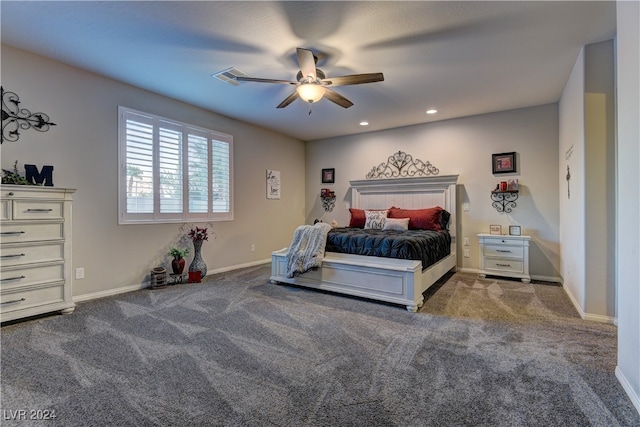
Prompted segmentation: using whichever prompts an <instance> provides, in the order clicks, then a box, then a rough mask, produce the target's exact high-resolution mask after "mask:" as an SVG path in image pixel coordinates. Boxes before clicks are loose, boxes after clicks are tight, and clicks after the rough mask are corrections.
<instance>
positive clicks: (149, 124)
mask: <svg viewBox="0 0 640 427" xmlns="http://www.w3.org/2000/svg"><path fill="white" fill-rule="evenodd" d="M118 131H119V149H120V151H119V153H120V154H119V155H120V161H119V163H118V164H119V171H118V172H119V175H118V176H119V186H118V193H119V194H118V196H119V197H118V200H119V217H118V223H119V224H140V223H162V222H187V221H216V220H218V221H224V220H232V219H233V179H232V176H233V167H232V164H233V137H232V136H231V135H227V134H224V133H220V132H215V131H212V130H208V129H203V128H199V127H196V126H192V125H188V124H186V123H180V122H176V121H173V120H168V119H165V118H162V117H158V116H154V115H152V114H146V113H142V112H139V111H135V110H131V109H129V108H125V107H119V108H118Z"/></svg>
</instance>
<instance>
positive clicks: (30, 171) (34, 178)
mask: <svg viewBox="0 0 640 427" xmlns="http://www.w3.org/2000/svg"><path fill="white" fill-rule="evenodd" d="M24 171H25V178H26V180H27V181H28V182H30V183H31V184H43V183H44V185H45V186H47V187H53V166H43V167H42V172H38V168H37V167H36V165H24Z"/></svg>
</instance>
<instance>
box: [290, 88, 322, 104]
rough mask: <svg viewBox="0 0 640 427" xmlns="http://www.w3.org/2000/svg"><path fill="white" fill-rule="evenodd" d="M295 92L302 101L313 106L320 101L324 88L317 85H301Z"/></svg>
mask: <svg viewBox="0 0 640 427" xmlns="http://www.w3.org/2000/svg"><path fill="white" fill-rule="evenodd" d="M296 92H298V96H299V97H300V98H301V99H302V100H303V101H305V102H308V103H309V104H313V103H314V102H318V101H320V100H321V99H322V97H323V96H324V93H325V88H324V86H322V85H321V84H319V83H302V84H299V85H298V87H296Z"/></svg>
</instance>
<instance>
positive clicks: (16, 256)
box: [0, 242, 64, 267]
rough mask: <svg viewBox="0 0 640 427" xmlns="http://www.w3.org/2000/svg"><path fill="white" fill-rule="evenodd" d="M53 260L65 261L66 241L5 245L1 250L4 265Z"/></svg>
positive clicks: (0, 256)
mask: <svg viewBox="0 0 640 427" xmlns="http://www.w3.org/2000/svg"><path fill="white" fill-rule="evenodd" d="M51 261H64V242H52V243H44V244H39V245H29V244H27V245H24V244H23V245H16V246H9V247H8V246H3V247H2V250H1V251H0V262H1V263H2V267H9V266H13V265H25V264H31V263H41V262H51Z"/></svg>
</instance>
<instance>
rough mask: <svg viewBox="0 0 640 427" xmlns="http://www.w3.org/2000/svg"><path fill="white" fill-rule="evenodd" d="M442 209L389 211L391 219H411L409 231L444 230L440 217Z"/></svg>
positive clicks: (438, 207)
mask: <svg viewBox="0 0 640 427" xmlns="http://www.w3.org/2000/svg"><path fill="white" fill-rule="evenodd" d="M442 210H443V209H442V208H441V207H440V206H436V207H433V208H427V209H400V208H396V207H395V206H393V207H391V208H390V209H389V218H409V230H442V226H441V222H440V216H441V214H442Z"/></svg>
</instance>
